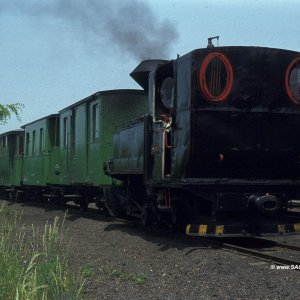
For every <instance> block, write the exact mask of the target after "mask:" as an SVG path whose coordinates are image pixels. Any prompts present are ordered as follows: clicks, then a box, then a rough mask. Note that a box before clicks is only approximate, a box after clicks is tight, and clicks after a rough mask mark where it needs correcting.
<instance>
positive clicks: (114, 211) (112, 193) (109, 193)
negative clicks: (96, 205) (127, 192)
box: [103, 186, 126, 218]
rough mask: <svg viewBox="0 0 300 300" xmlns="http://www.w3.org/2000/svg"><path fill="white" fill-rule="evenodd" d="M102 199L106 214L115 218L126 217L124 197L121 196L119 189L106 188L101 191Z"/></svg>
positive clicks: (113, 187)
mask: <svg viewBox="0 0 300 300" xmlns="http://www.w3.org/2000/svg"><path fill="white" fill-rule="evenodd" d="M103 198H104V200H105V207H106V209H107V211H108V213H109V214H110V215H111V216H113V217H117V218H121V217H123V216H125V215H126V197H125V196H123V195H122V190H121V188H119V187H115V186H112V187H107V188H104V189H103Z"/></svg>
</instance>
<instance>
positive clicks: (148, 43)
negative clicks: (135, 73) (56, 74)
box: [0, 0, 178, 59]
mask: <svg viewBox="0 0 300 300" xmlns="http://www.w3.org/2000/svg"><path fill="white" fill-rule="evenodd" d="M4 12H10V13H20V14H24V15H27V16H29V17H36V18H54V19H58V20H63V21H65V22H68V23H69V24H70V25H71V27H72V30H74V31H76V36H78V37H79V38H81V39H82V41H84V42H85V43H89V44H91V46H92V47H93V48H94V47H95V46H94V45H95V43H97V41H101V43H104V44H105V43H109V44H110V46H114V47H117V48H119V50H120V51H122V52H124V51H125V52H126V53H127V54H128V55H130V56H131V57H133V58H134V59H149V58H168V56H169V53H170V50H171V47H172V46H173V44H174V42H175V41H176V39H177V38H178V32H177V30H176V28H175V27H174V25H173V24H172V23H171V22H169V21H168V20H159V19H158V18H157V17H156V15H155V13H154V12H153V11H152V10H151V8H150V6H149V5H148V4H147V3H145V2H142V1H138V0H52V1H49V0H26V1H25V0H1V2H0V14H1V13H4Z"/></svg>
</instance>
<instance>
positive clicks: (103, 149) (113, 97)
mask: <svg viewBox="0 0 300 300" xmlns="http://www.w3.org/2000/svg"><path fill="white" fill-rule="evenodd" d="M147 103H148V99H147V94H146V93H145V92H144V91H141V90H113V91H101V92H97V93H95V94H93V95H91V96H89V97H87V98H85V99H83V100H81V101H78V102H77V103H75V104H73V105H71V106H68V107H66V108H64V109H63V110H61V111H60V112H59V119H60V132H59V136H60V157H61V161H60V165H59V174H60V176H59V177H60V185H61V186H63V187H64V191H63V194H64V195H63V197H64V198H65V199H66V200H67V199H68V198H69V199H70V198H72V200H74V199H75V200H76V199H79V200H78V203H79V204H80V205H81V206H83V207H84V206H85V205H86V203H88V202H91V201H95V200H97V199H100V198H101V197H102V188H103V186H105V185H110V184H111V178H110V177H108V176H107V175H105V174H104V171H103V165H104V162H105V161H107V160H108V159H109V158H110V157H111V155H112V135H113V132H114V131H115V130H116V129H118V128H120V127H122V126H124V123H126V122H128V120H131V119H135V118H137V117H139V116H141V115H143V114H145V113H146V111H147ZM66 200H65V201H66ZM75 202H76V201H75Z"/></svg>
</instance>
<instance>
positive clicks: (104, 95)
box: [0, 46, 300, 236]
mask: <svg viewBox="0 0 300 300" xmlns="http://www.w3.org/2000/svg"><path fill="white" fill-rule="evenodd" d="M130 75H131V77H132V78H133V79H134V80H135V81H136V82H137V83H138V84H139V85H140V86H141V87H142V88H143V90H110V91H102V92H97V93H95V94H93V95H91V96H89V97H87V98H85V99H83V100H81V101H79V102H76V103H74V104H72V105H70V106H68V107H66V108H64V109H62V110H61V111H60V112H59V113H57V114H52V115H48V116H46V117H43V118H41V119H39V120H36V121H33V122H31V123H29V124H26V125H24V126H22V129H20V130H15V131H10V132H6V133H3V134H1V135H0V185H1V190H2V192H3V193H5V194H6V195H7V196H8V197H9V198H10V199H15V200H19V201H28V200H33V199H35V200H40V201H55V202H56V203H58V204H59V203H66V202H68V201H74V202H75V203H76V204H78V205H80V207H81V208H82V209H83V210H85V209H86V208H87V207H88V204H89V203H91V202H95V203H96V205H97V207H98V208H99V209H100V210H102V211H105V212H108V213H109V214H110V215H112V216H117V217H130V218H137V219H140V220H141V222H143V223H144V224H145V225H149V226H151V225H155V226H168V227H175V228H184V229H185V232H186V234H189V235H203V236H206V235H208V236H227V235H262V234H284V233H296V232H300V223H297V222H295V221H293V219H291V218H290V217H289V214H288V212H287V208H288V203H289V201H290V200H292V199H299V197H300V53H299V52H295V51H289V50H283V49H273V48H266V47H238V46H234V47H208V48H203V49H197V50H194V51H192V52H190V53H188V54H186V55H183V56H181V57H179V56H178V57H177V58H176V59H174V60H170V61H167V60H146V61H142V62H141V63H140V64H139V65H138V66H137V67H136V68H135V69H134V70H133V72H132V73H131V74H130Z"/></svg>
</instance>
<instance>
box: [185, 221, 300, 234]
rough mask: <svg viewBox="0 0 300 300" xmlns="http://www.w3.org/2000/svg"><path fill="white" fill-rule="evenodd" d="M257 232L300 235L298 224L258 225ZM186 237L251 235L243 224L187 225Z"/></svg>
mask: <svg viewBox="0 0 300 300" xmlns="http://www.w3.org/2000/svg"><path fill="white" fill-rule="evenodd" d="M258 228H259V231H255V234H262V235H263V234H291V233H300V223H289V224H259V227H258ZM186 234H187V235H197V236H226V235H246V234H252V233H251V230H250V229H249V228H248V226H247V225H245V224H240V225H232V224H230V225H228V224H227V225H222V224H219V225H215V224H200V225H198V224H188V225H187V226H186Z"/></svg>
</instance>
